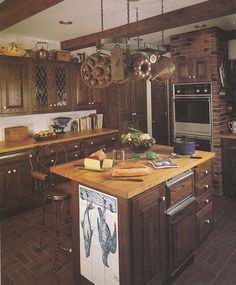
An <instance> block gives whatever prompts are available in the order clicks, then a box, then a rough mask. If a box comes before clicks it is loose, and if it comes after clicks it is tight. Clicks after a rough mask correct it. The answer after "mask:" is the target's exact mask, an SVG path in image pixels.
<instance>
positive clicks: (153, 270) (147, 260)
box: [131, 185, 166, 285]
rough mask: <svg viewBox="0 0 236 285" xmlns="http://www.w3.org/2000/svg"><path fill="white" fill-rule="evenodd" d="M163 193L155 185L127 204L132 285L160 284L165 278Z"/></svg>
mask: <svg viewBox="0 0 236 285" xmlns="http://www.w3.org/2000/svg"><path fill="white" fill-rule="evenodd" d="M164 193H165V189H164V186H163V185H159V186H158V187H155V188H154V189H153V190H152V191H151V192H149V193H148V194H146V193H144V194H143V195H140V196H139V197H137V198H135V199H133V200H132V201H131V213H132V214H131V217H132V220H131V224H132V227H131V228H132V243H131V245H132V255H131V256H132V265H133V276H132V277H133V282H132V284H135V285H138V284H140V285H144V284H162V283H163V281H164V280H165V279H166V231H165V230H166V228H165V214H164V213H165V196H164Z"/></svg>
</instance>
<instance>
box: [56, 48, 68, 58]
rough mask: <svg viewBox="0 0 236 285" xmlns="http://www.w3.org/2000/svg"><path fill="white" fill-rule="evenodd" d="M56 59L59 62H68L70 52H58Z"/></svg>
mask: <svg viewBox="0 0 236 285" xmlns="http://www.w3.org/2000/svg"><path fill="white" fill-rule="evenodd" d="M56 59H57V60H61V61H70V52H69V51H66V50H59V51H57V52H56Z"/></svg>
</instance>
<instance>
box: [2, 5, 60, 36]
mask: <svg viewBox="0 0 236 285" xmlns="http://www.w3.org/2000/svg"><path fill="white" fill-rule="evenodd" d="M62 1H64V0H38V1H35V0H5V1H4V2H2V3H1V4H0V31H2V30H4V29H6V28H8V27H10V26H13V25H15V24H17V23H19V22H21V21H23V20H24V19H26V18H29V17H31V16H33V15H35V14H37V13H39V12H41V11H43V10H46V9H48V8H49V7H51V6H54V5H56V4H58V3H60V2H62Z"/></svg>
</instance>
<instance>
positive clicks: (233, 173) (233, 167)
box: [222, 139, 236, 197]
mask: <svg viewBox="0 0 236 285" xmlns="http://www.w3.org/2000/svg"><path fill="white" fill-rule="evenodd" d="M222 158H223V165H222V170H223V191H224V194H225V195H226V196H228V197H236V140H235V139H222Z"/></svg>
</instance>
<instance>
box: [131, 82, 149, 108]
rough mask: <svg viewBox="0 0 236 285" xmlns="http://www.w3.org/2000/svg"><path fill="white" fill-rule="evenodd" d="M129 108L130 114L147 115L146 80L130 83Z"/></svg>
mask: <svg viewBox="0 0 236 285" xmlns="http://www.w3.org/2000/svg"><path fill="white" fill-rule="evenodd" d="M130 93H131V102H130V104H131V106H130V110H131V112H132V113H147V96H146V80H139V81H131V89H130Z"/></svg>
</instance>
